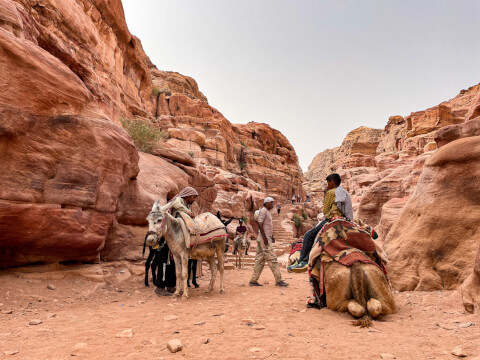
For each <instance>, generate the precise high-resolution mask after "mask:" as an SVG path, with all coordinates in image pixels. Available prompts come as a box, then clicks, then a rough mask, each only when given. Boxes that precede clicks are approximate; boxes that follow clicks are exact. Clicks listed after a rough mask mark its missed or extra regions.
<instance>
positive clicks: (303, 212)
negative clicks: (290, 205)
mask: <svg viewBox="0 0 480 360" xmlns="http://www.w3.org/2000/svg"><path fill="white" fill-rule="evenodd" d="M302 217H303V219H304V220H307V218H308V214H307V212H306V211H305V209H302Z"/></svg>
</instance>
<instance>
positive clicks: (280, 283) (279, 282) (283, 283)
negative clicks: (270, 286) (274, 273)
mask: <svg viewBox="0 0 480 360" xmlns="http://www.w3.org/2000/svg"><path fill="white" fill-rule="evenodd" d="M275 286H284V287H285V286H288V284H287V283H286V282H285V281H283V280H280V281H277V282H276V284H275Z"/></svg>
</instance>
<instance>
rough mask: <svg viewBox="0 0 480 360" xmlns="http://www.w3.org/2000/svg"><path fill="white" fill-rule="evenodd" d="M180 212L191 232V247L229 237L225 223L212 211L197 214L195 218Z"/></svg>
mask: <svg viewBox="0 0 480 360" xmlns="http://www.w3.org/2000/svg"><path fill="white" fill-rule="evenodd" d="M179 214H180V216H181V217H182V219H183V221H184V222H185V225H186V227H187V230H188V232H189V233H190V239H189V241H188V242H187V244H189V245H190V247H194V246H195V245H199V244H203V243H206V242H209V241H215V240H219V239H222V238H226V237H228V234H227V233H226V231H225V226H224V225H223V223H222V222H221V221H220V219H219V218H218V217H216V216H215V215H213V214H211V213H208V212H206V213H202V214H200V215H198V216H196V217H195V219H192V218H191V217H190V216H188V215H187V214H185V213H184V212H179ZM187 246H188V245H187Z"/></svg>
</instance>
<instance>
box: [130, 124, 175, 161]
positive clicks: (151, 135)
mask: <svg viewBox="0 0 480 360" xmlns="http://www.w3.org/2000/svg"><path fill="white" fill-rule="evenodd" d="M120 122H121V123H122V126H123V128H124V129H125V130H127V132H128V134H129V135H130V137H131V138H132V140H133V143H134V144H135V146H136V147H137V149H138V150H140V151H143V152H146V153H150V152H151V151H152V148H153V144H155V143H156V142H157V141H165V140H167V139H168V137H169V134H168V132H166V131H163V130H161V129H158V128H157V127H155V126H154V125H153V124H149V123H148V122H145V121H141V120H135V119H132V120H129V119H124V118H122V119H120Z"/></svg>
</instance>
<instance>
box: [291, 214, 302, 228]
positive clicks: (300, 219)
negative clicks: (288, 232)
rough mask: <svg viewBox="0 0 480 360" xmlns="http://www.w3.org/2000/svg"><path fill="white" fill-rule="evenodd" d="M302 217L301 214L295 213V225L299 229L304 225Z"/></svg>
mask: <svg viewBox="0 0 480 360" xmlns="http://www.w3.org/2000/svg"><path fill="white" fill-rule="evenodd" d="M302 222H303V220H302V218H301V217H300V216H298V215H297V214H293V223H294V224H295V227H296V228H297V229H299V228H300V226H302Z"/></svg>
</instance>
